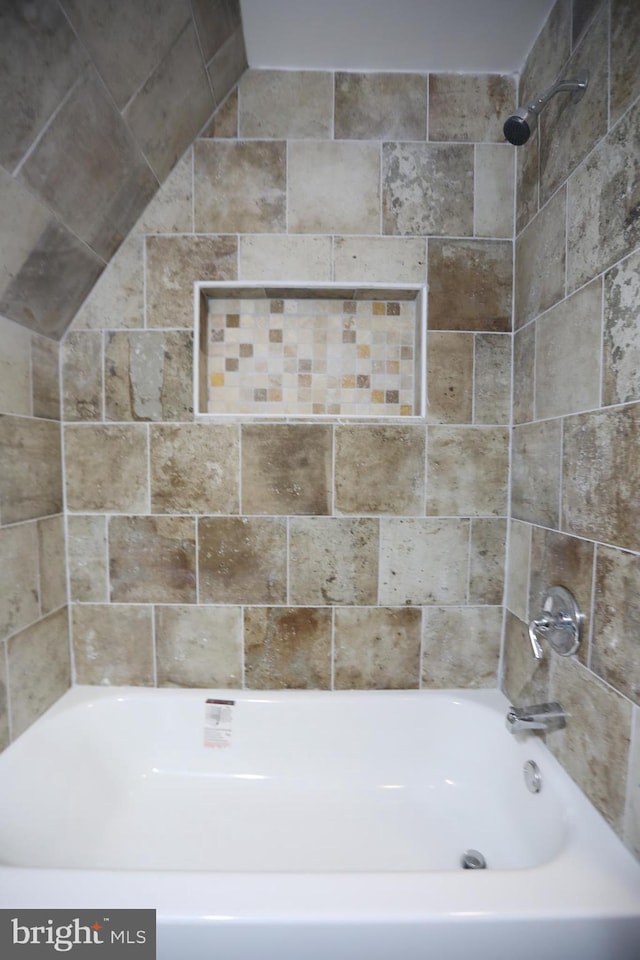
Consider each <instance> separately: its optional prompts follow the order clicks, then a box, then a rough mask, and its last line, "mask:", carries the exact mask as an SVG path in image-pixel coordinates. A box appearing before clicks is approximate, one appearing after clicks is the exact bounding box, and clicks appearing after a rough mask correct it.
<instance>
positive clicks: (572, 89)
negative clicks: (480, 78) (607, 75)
mask: <svg viewBox="0 0 640 960" xmlns="http://www.w3.org/2000/svg"><path fill="white" fill-rule="evenodd" d="M588 85H589V72H588V71H587V70H584V71H583V72H582V73H581V74H579V75H578V77H577V78H576V79H575V80H556V82H555V83H554V84H552V86H550V87H549V89H548V90H545V92H544V93H543V94H542V95H541V96H539V97H538V99H537V100H532V101H531V103H528V104H527V105H526V106H525V107H518V109H517V110H516V111H515V113H512V114H511V116H510V117H507V119H506V121H505V124H504V127H503V128H502V129H503V132H504V136H505V139H506V140H508V141H509V143H512V144H513V145H514V147H521V146H522V144H523V143H526V142H527V140H528V139H529V137H530V136H531V134H532V133H533V131H534V129H535V125H536V123H537V120H538V116H539V115H540V114H541V113H542V111H543V109H544V108H545V107H546V105H547V103H548V102H549V100H550V99H551V97H554V96H555V95H556V93H573V100H572V102H573V103H577V102H578V100H580V99H581V98H582V97H583V96H584V92H585V90H586V89H587V86H588Z"/></svg>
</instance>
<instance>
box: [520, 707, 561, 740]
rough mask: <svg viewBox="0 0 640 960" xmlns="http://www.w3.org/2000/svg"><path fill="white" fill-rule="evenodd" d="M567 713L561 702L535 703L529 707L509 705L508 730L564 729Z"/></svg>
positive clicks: (546, 731) (547, 730) (546, 730)
mask: <svg viewBox="0 0 640 960" xmlns="http://www.w3.org/2000/svg"><path fill="white" fill-rule="evenodd" d="M566 725H567V719H566V714H565V712H564V710H563V709H562V707H561V706H560V704H559V703H534V704H532V705H531V706H529V707H509V711H508V713H507V730H508V731H509V732H510V733H521V732H522V731H524V730H544V731H545V733H548V732H549V731H550V730H562V728H563V727H566Z"/></svg>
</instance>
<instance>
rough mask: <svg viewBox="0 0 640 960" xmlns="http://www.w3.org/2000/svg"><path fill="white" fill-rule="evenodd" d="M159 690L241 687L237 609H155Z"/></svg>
mask: <svg viewBox="0 0 640 960" xmlns="http://www.w3.org/2000/svg"><path fill="white" fill-rule="evenodd" d="M155 637H156V661H157V682H158V686H159V687H241V686H242V610H241V609H240V608H239V607H206V606H204V605H202V606H197V607H195V606H191V607H181V606H172V607H169V606H158V607H156V608H155Z"/></svg>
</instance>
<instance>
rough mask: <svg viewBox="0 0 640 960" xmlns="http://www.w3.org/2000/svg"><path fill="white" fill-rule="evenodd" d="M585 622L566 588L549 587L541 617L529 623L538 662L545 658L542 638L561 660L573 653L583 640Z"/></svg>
mask: <svg viewBox="0 0 640 960" xmlns="http://www.w3.org/2000/svg"><path fill="white" fill-rule="evenodd" d="M583 621H584V617H583V615H582V613H581V612H580V608H579V607H578V604H577V603H576V601H575V599H574V597H573V594H571V593H570V592H569V590H567V589H566V587H559V586H556V587H549V589H548V590H547V593H546V595H545V598H544V603H543V607H542V613H541V615H540V616H539V617H538V618H537V619H535V620H532V621H531V622H530V623H529V640H530V642H531V649H532V651H533V656H534V657H535V659H536V660H542V658H543V657H544V650H543V648H542V644H541V643H540V638H541V637H546V639H547V640H548V642H549V645H550V647H551V648H552V650H555V652H556V653H557V654H559V655H560V656H561V657H570V656H571V655H572V654H574V653H575V652H576V650H577V649H578V647H579V646H580V641H581V639H582V624H583ZM539 635H541V637H540V636H539Z"/></svg>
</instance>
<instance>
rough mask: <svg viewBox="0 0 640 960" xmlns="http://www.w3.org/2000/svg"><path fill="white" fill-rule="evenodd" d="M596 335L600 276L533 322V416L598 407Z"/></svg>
mask: <svg viewBox="0 0 640 960" xmlns="http://www.w3.org/2000/svg"><path fill="white" fill-rule="evenodd" d="M601 337H602V282H601V280H600V279H598V280H594V281H593V283H590V284H589V285H588V286H586V287H583V288H582V289H581V290H579V291H578V292H577V293H575V294H574V295H573V296H572V297H569V298H568V299H567V300H564V301H562V302H561V303H559V304H558V305H557V306H556V307H554V308H552V309H551V310H549V312H548V313H546V314H545V315H544V316H543V317H541V318H540V319H539V320H538V321H537V323H536V376H535V390H536V393H535V397H536V401H535V415H536V418H537V419H538V420H542V419H545V418H547V417H559V416H563V415H565V414H568V413H577V412H578V411H580V410H591V409H593V408H594V407H597V406H599V403H600V344H601Z"/></svg>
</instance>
